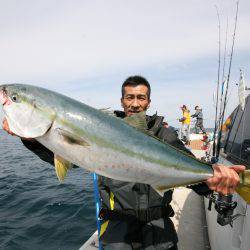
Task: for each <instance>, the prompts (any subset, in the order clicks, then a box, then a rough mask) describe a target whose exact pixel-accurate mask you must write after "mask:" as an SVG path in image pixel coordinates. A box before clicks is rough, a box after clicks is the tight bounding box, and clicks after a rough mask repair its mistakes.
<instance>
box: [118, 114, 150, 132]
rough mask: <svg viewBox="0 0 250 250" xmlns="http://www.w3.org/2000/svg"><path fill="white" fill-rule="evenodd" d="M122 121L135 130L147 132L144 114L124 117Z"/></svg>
mask: <svg viewBox="0 0 250 250" xmlns="http://www.w3.org/2000/svg"><path fill="white" fill-rule="evenodd" d="M123 120H124V121H125V122H126V123H127V124H129V125H130V126H132V127H134V128H137V129H139V130H141V131H143V132H146V131H147V128H148V126H147V121H146V112H140V113H136V114H133V115H131V116H126V117H125V118H124V119H123Z"/></svg>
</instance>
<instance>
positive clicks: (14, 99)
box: [11, 94, 17, 102]
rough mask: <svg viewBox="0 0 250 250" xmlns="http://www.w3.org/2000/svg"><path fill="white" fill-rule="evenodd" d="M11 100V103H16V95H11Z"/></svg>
mask: <svg viewBox="0 0 250 250" xmlns="http://www.w3.org/2000/svg"><path fill="white" fill-rule="evenodd" d="M11 100H12V101H13V102H16V101H17V95H16V94H13V95H12V96H11Z"/></svg>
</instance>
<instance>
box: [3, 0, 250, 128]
mask: <svg viewBox="0 0 250 250" xmlns="http://www.w3.org/2000/svg"><path fill="white" fill-rule="evenodd" d="M215 4H216V5H217V6H218V9H219V12H220V17H221V26H222V36H223V41H224V37H225V30H226V21H227V17H228V22H229V31H228V40H229V41H228V47H230V48H231V42H232V33H233V25H234V16H235V14H234V13H235V9H236V1H232V0H217V1H198V0H190V1H184V0H182V1H180V0H179V1H178V0H177V1H168V0H157V1H145V0H141V1H139V0H135V1H134V0H128V1H117V0H112V1H111V0H110V1H93V0H92V1H77V0H75V1H63V0H61V1H55V0H50V1H47V0H43V1H31V0H30V1H28V0H23V1H18V0H16V1H14V0H13V1H4V0H0V55H1V60H0V69H1V71H0V72H1V73H0V83H13V82H19V83H28V84H33V85H38V86H43V87H46V88H49V89H52V90H55V91H58V92H60V93H63V94H66V95H68V96H71V97H73V98H76V99H78V100H80V101H82V102H84V103H86V104H89V105H91V106H94V107H97V108H100V107H102V108H105V107H111V108H112V109H120V86H121V84H122V82H123V81H124V80H125V78H126V77H128V76H129V75H135V74H140V75H143V76H145V77H146V78H147V79H148V80H149V82H150V83H151V85H152V105H151V108H150V110H149V112H148V113H149V114H152V113H154V112H155V111H156V110H157V111H158V113H159V114H160V115H164V116H165V117H166V120H167V121H169V123H170V124H171V125H174V126H178V122H177V118H178V117H180V109H179V107H180V106H181V105H182V104H186V105H188V106H189V107H190V109H191V111H193V108H194V106H195V105H200V106H202V107H203V110H204V116H205V118H206V120H205V125H206V126H209V127H211V126H213V123H214V121H213V115H214V105H213V93H214V91H215V89H216V79H217V65H218V22H217V16H216V10H215V7H214V5H215ZM249 10H250V2H249V1H248V0H241V1H240V6H239V18H238V27H237V34H236V41H235V54H234V57H233V64H232V75H231V80H232V81H231V87H230V100H229V105H228V111H231V110H232V109H233V107H234V106H235V105H236V104H237V103H238V99H237V87H236V86H235V83H236V82H237V81H238V79H239V68H242V69H243V70H244V73H245V79H246V83H248V82H249V79H250V69H249V65H250V34H249V27H248V25H249V23H250V15H249ZM223 41H222V42H223ZM222 49H223V48H222ZM227 59H229V50H228V53H227ZM249 85H250V84H249ZM2 116H3V114H2V113H1V111H0V118H2Z"/></svg>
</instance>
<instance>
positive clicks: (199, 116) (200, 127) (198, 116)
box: [191, 106, 206, 134]
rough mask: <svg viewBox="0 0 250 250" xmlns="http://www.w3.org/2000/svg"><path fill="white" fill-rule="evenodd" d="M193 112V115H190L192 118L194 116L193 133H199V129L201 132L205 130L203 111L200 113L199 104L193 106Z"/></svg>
mask: <svg viewBox="0 0 250 250" xmlns="http://www.w3.org/2000/svg"><path fill="white" fill-rule="evenodd" d="M194 109H195V113H194V114H193V115H191V117H192V118H196V122H195V126H194V129H195V133H196V134H199V132H200V131H202V133H204V132H206V130H205V128H204V126H203V113H202V109H201V108H200V107H199V106H195V108H194Z"/></svg>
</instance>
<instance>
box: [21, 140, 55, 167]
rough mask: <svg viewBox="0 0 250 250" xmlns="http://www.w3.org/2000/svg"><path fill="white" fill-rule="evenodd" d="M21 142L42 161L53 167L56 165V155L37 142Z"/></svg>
mask: <svg viewBox="0 0 250 250" xmlns="http://www.w3.org/2000/svg"><path fill="white" fill-rule="evenodd" d="M21 141H22V143H23V145H24V146H25V147H26V148H27V149H29V150H30V151H32V152H33V153H34V154H36V155H37V156H38V157H39V158H40V159H41V160H43V161H46V162H48V163H50V164H51V165H54V153H53V152H52V151H50V150H49V149H47V148H46V147H44V146H43V145H42V144H41V143H39V142H38V141H36V140H32V141H30V140H24V139H21Z"/></svg>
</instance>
